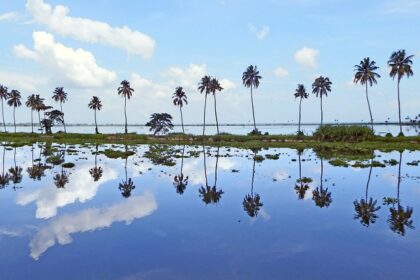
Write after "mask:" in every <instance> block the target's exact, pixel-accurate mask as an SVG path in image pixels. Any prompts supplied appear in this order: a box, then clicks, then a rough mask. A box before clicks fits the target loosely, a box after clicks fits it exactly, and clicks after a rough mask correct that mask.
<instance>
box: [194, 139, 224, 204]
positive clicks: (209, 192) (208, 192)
mask: <svg viewBox="0 0 420 280" xmlns="http://www.w3.org/2000/svg"><path fill="white" fill-rule="evenodd" d="M203 156H204V177H205V183H206V187H204V186H201V188H200V189H199V190H198V192H199V195H200V197H201V198H202V200H203V202H204V203H205V204H217V203H218V202H219V201H220V199H221V198H222V194H224V192H223V190H221V189H220V190H218V189H217V166H218V162H219V148H218V149H217V155H216V165H215V172H214V186H213V187H211V186H209V183H208V178H207V164H206V150H205V148H204V146H203Z"/></svg>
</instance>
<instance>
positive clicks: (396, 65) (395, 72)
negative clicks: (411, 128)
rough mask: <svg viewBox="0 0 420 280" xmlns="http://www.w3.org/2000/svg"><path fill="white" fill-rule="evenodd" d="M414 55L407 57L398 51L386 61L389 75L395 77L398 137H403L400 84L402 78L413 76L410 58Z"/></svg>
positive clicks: (402, 51)
mask: <svg viewBox="0 0 420 280" xmlns="http://www.w3.org/2000/svg"><path fill="white" fill-rule="evenodd" d="M413 57H414V55H409V56H407V55H406V53H405V50H398V51H396V52H393V53H392V54H391V57H390V58H389V60H388V66H389V67H390V69H391V70H390V72H389V75H390V76H391V77H392V79H395V77H397V87H398V88H397V92H398V120H399V123H400V135H401V136H403V132H402V125H401V102H400V82H401V79H402V78H403V77H404V76H407V78H409V77H410V76H413V70H412V69H411V66H412V65H413V61H412V58H413Z"/></svg>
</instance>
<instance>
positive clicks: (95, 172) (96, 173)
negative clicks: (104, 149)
mask: <svg viewBox="0 0 420 280" xmlns="http://www.w3.org/2000/svg"><path fill="white" fill-rule="evenodd" d="M97 157H98V145H96V151H95V166H94V167H92V168H91V169H89V174H90V176H92V178H93V181H95V182H97V181H99V179H101V177H102V174H103V170H102V167H100V166H98V165H97Z"/></svg>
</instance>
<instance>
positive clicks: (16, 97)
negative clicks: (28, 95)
mask: <svg viewBox="0 0 420 280" xmlns="http://www.w3.org/2000/svg"><path fill="white" fill-rule="evenodd" d="M20 99H21V95H20V92H19V91H18V90H15V89H13V90H12V91H11V92H10V94H9V99H8V100H7V104H8V105H9V106H11V107H20V106H21V105H22V102H21V101H20Z"/></svg>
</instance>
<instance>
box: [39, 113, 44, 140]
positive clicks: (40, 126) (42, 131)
mask: <svg viewBox="0 0 420 280" xmlns="http://www.w3.org/2000/svg"><path fill="white" fill-rule="evenodd" d="M38 120H39V128H40V129H41V134H43V133H44V129H43V128H42V124H41V111H38Z"/></svg>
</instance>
